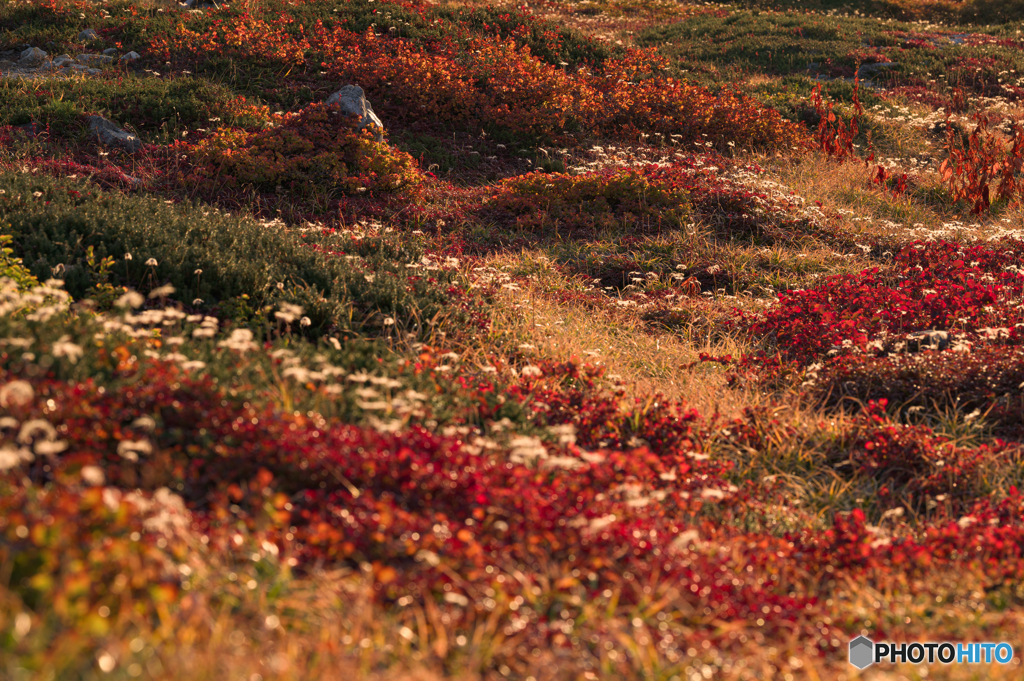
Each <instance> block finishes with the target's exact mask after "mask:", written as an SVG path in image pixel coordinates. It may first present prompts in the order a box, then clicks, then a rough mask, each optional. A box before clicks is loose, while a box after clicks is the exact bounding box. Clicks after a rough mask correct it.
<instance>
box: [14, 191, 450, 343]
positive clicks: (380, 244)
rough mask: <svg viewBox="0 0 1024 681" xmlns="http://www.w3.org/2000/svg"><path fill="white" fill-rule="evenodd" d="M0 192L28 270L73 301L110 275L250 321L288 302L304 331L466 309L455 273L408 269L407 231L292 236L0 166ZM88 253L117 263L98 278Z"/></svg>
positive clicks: (444, 315) (370, 329)
mask: <svg viewBox="0 0 1024 681" xmlns="http://www.w3.org/2000/svg"><path fill="white" fill-rule="evenodd" d="M0 190H2V193H0V219H2V220H4V221H6V222H9V223H10V227H9V228H8V229H7V230H6V231H8V232H9V233H10V234H11V235H12V236H13V237H14V241H13V246H14V249H15V252H16V253H17V254H18V255H19V256H21V257H22V258H23V259H24V260H25V266H26V267H27V268H28V270H29V271H30V272H31V273H32V274H33V275H35V276H38V277H40V278H49V277H50V276H51V275H52V274H53V273H55V272H58V273H60V274H61V276H62V278H63V279H65V280H66V282H67V284H66V286H67V290H68V292H69V293H71V295H72V296H73V297H75V298H80V297H83V296H85V295H86V294H87V292H88V291H89V289H90V288H92V287H94V286H96V285H97V284H100V283H106V282H103V281H101V280H102V279H103V277H107V276H109V278H110V284H111V285H114V286H128V287H132V288H136V289H139V290H141V291H148V290H150V289H151V288H153V287H156V286H159V285H163V284H171V285H173V286H174V287H175V288H176V289H177V294H176V297H177V298H178V299H179V300H182V301H185V302H186V303H188V302H189V301H192V300H193V299H201V300H202V301H203V302H201V303H200V302H196V303H194V305H195V306H197V307H204V308H209V307H210V306H216V305H218V304H219V306H220V309H221V310H222V311H225V310H228V309H232V308H238V307H239V303H240V301H245V305H246V306H247V307H248V308H249V309H250V310H251V311H252V315H253V316H255V317H257V318H259V317H262V316H264V315H266V314H267V313H268V311H266V310H265V308H266V307H267V306H271V305H276V304H278V303H279V302H282V301H288V302H292V303H295V304H299V305H301V306H303V307H304V308H305V314H306V315H307V316H308V317H309V318H310V321H311V325H310V326H309V327H308V329H307V330H308V331H309V332H311V333H313V334H314V335H316V334H319V333H323V332H326V331H328V330H331V331H333V332H337V331H355V332H358V333H367V334H371V335H376V334H379V333H381V332H382V331H395V330H402V331H408V332H420V333H428V332H429V329H430V328H431V326H432V323H431V320H433V325H435V326H436V325H437V324H440V323H442V322H444V321H451V322H453V323H461V322H465V321H466V319H467V318H468V314H467V313H465V312H463V310H464V309H469V305H468V304H467V303H466V301H465V300H454V301H453V296H454V297H455V298H459V297H460V296H465V287H464V285H463V284H462V283H461V280H460V278H459V277H458V275H457V274H456V273H454V272H452V271H450V270H444V269H440V268H437V269H435V270H433V271H430V272H429V277H427V276H422V275H424V274H426V273H425V272H423V271H422V270H420V269H417V268H415V267H411V268H410V267H407V264H410V263H419V262H420V260H421V258H422V257H423V252H422V249H421V248H420V247H419V246H418V245H417V244H416V243H415V242H413V241H411V240H409V239H398V238H396V237H391V236H385V237H369V236H368V237H366V238H354V237H352V236H351V235H344V234H335V233H328V232H326V231H319V230H310V231H306V232H304V233H297V232H296V231H290V230H287V229H284V228H283V227H281V226H275V225H273V224H266V223H260V222H258V221H256V220H254V219H251V218H246V217H236V216H232V215H228V214H225V213H221V212H219V211H217V210H215V209H213V208H210V207H207V206H200V205H178V206H171V205H167V204H166V203H165V202H163V201H160V200H157V199H151V198H143V197H139V196H126V195H122V194H117V193H103V192H96V191H95V190H94V189H91V188H90V187H89V185H86V184H84V183H81V182H71V181H66V180H54V179H50V178H46V177H38V176H30V175H25V174H20V173H8V174H3V175H0ZM90 248H92V249H93V251H92V253H91V254H90V252H89V249H90ZM90 256H91V257H92V259H93V261H94V262H102V261H103V260H104V259H105V258H108V257H113V259H114V263H115V264H114V266H113V267H111V268H109V269H108V270H107V271H105V272H104V273H102V275H101V273H100V272H99V271H98V270H97V268H95V267H92V268H91V267H89V265H88V259H89V258H90ZM129 257H130V259H129ZM151 259H152V260H151ZM153 261H155V262H156V263H157V264H155V265H154V264H152V263H153ZM147 263H149V264H147ZM59 266H60V267H59ZM243 296H248V298H242V297H243ZM388 318H391V319H393V320H394V321H393V323H388V322H387V319H388ZM385 324H386V325H385Z"/></svg>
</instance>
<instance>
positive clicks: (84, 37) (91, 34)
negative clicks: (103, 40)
mask: <svg viewBox="0 0 1024 681" xmlns="http://www.w3.org/2000/svg"><path fill="white" fill-rule="evenodd" d="M78 39H79V40H81V41H82V42H83V43H87V42H89V41H90V40H99V39H100V36H99V34H98V33H96V31H94V30H92V29H91V28H87V29H85V30H84V31H82V32H81V33H79V34H78Z"/></svg>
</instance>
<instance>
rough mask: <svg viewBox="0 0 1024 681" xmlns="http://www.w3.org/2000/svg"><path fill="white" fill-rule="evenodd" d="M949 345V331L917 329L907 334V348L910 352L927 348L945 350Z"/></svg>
mask: <svg viewBox="0 0 1024 681" xmlns="http://www.w3.org/2000/svg"><path fill="white" fill-rule="evenodd" d="M948 347H949V332H948V331H935V330H932V331H916V332H914V333H909V334H907V350H909V351H910V352H920V351H921V350H924V349H925V348H934V349H936V350H945V349H946V348H948Z"/></svg>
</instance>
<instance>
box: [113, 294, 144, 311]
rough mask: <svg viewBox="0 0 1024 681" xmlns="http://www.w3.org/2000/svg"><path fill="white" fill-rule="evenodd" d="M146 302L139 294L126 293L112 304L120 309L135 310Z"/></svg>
mask: <svg viewBox="0 0 1024 681" xmlns="http://www.w3.org/2000/svg"><path fill="white" fill-rule="evenodd" d="M144 302H146V299H145V298H143V297H142V294H141V293H137V292H135V291H128V292H127V293H125V294H124V295H123V296H121V297H120V298H118V299H117V300H116V301H115V302H114V304H115V305H117V306H118V307H120V308H136V307H139V306H140V305H142V304H143V303H144Z"/></svg>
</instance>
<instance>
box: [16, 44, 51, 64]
mask: <svg viewBox="0 0 1024 681" xmlns="http://www.w3.org/2000/svg"><path fill="white" fill-rule="evenodd" d="M44 61H46V53H45V52H43V51H42V50H40V49H39V48H38V47H30V48H28V49H27V50H25V51H24V52H22V53H21V56H20V57H19V58H18V63H19V64H22V65H24V66H38V65H40V64H42V63H43V62H44Z"/></svg>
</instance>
